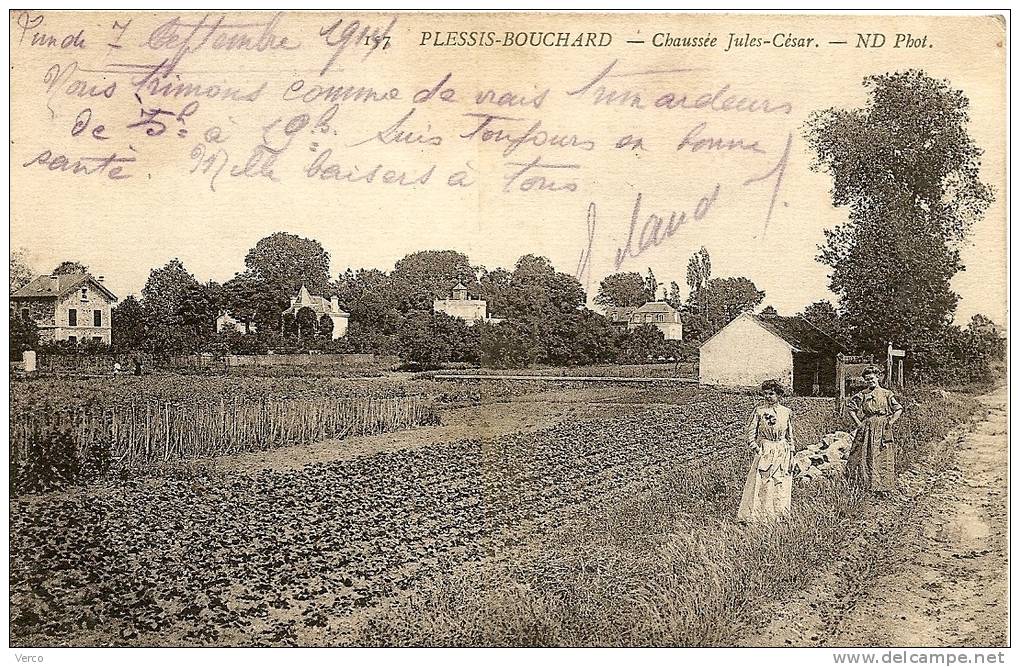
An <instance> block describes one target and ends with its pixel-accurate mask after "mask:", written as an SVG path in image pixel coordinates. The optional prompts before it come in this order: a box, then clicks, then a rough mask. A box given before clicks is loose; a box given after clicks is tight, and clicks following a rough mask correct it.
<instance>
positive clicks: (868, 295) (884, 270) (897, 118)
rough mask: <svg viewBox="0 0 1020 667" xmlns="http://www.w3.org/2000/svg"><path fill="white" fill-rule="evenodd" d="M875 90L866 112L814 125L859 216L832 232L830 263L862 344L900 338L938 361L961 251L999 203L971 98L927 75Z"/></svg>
mask: <svg viewBox="0 0 1020 667" xmlns="http://www.w3.org/2000/svg"><path fill="white" fill-rule="evenodd" d="M864 86H865V88H866V89H867V91H868V101H867V103H866V104H865V105H864V106H863V107H861V108H858V109H835V108H831V109H826V110H823V111H818V112H815V113H814V114H812V116H811V117H810V119H809V120H808V122H807V124H806V138H807V141H808V144H809V145H810V147H811V149H812V150H813V152H814V158H815V159H814V162H813V164H812V168H813V169H814V170H816V171H822V172H825V173H827V174H829V175H830V176H831V177H832V190H831V194H832V202H833V204H834V205H835V206H840V207H846V208H847V212H848V220H847V222H846V223H844V224H842V225H840V226H838V227H836V228H835V229H830V230H826V232H825V234H826V243H825V245H824V246H822V247H821V248H820V251H821V252H820V255H819V260H820V261H821V262H823V263H824V264H826V265H828V266H829V267H831V269H832V272H831V274H830V283H829V287H830V289H831V290H832V291H833V293H835V294H836V295H837V296H838V297H839V308H840V311H841V312H842V314H843V315H844V316H845V320H846V322H847V325H848V327H849V331H850V334H851V336H852V338H853V340H854V342H855V343H856V344H857V346H859V347H860V348H862V349H863V350H865V351H869V352H879V351H881V350H882V349H883V348H884V347H885V345H886V344H887V342H888V341H894V342H895V343H896V344H897V345H898V346H904V347H907V348H911V349H914V350H915V352H916V353H917V354H918V355H919V356H923V355H927V361H926V360H925V359H920V361H921V363H922V364H924V363H937V362H936V360H935V354H936V353H935V352H933V351H934V350H937V349H939V346H938V345H936V344H935V343H936V341H937V339H938V338H939V337H940V336H942V335H943V333H944V330H945V328H946V327H947V326H948V324H949V322H950V321H951V319H952V316H953V313H954V311H955V309H956V304H957V301H958V298H959V297H958V296H957V294H956V293H955V292H953V291H952V289H951V288H950V281H951V280H952V278H953V276H954V275H955V274H956V273H957V272H958V271H960V270H962V269H963V266H962V264H961V263H960V253H959V247H960V244H961V243H962V242H963V240H964V239H965V238H966V237H967V235H968V232H969V230H970V227H971V225H972V224H973V222H974V221H975V220H976V219H978V218H980V217H981V216H982V215H983V214H984V211H985V210H986V209H987V207H988V205H989V203H990V202H991V201H992V199H993V195H992V190H991V188H989V187H988V186H987V185H985V184H984V183H982V182H981V180H980V178H979V171H980V166H981V153H982V151H981V149H979V148H978V147H977V146H976V145H975V143H974V141H973V139H971V137H970V136H969V135H968V133H967V128H966V126H967V123H968V120H969V117H968V107H969V101H968V100H967V98H966V97H965V96H964V95H963V93H962V92H961V91H959V90H955V89H953V88H952V87H951V86H950V84H949V82H947V81H943V80H937V79H934V78H932V77H930V76H927V75H926V74H924V73H923V72H920V71H917V70H909V71H905V72H895V73H891V74H881V75H875V76H869V77H867V78H865V79H864ZM923 350H928V352H923Z"/></svg>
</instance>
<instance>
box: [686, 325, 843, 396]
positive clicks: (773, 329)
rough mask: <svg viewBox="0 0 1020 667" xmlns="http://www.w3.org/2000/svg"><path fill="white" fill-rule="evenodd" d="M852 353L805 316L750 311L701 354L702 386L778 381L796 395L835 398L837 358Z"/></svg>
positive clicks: (719, 333)
mask: <svg viewBox="0 0 1020 667" xmlns="http://www.w3.org/2000/svg"><path fill="white" fill-rule="evenodd" d="M845 352H846V350H845V349H844V348H843V346H842V345H840V344H839V343H838V342H837V341H835V340H833V339H832V337H830V336H829V335H828V334H826V333H824V332H823V331H821V330H819V329H818V328H817V327H815V326H814V325H813V324H811V323H810V322H808V321H807V320H805V319H804V318H802V317H781V316H779V315H771V316H770V315H755V314H754V313H752V312H751V311H745V312H743V313H741V314H740V315H738V316H737V317H735V318H734V319H733V320H732V321H731V322H730V323H729V324H727V325H726V326H724V327H723V328H722V329H720V330H719V331H717V332H716V333H715V335H714V336H712V337H711V338H709V339H708V340H706V341H705V342H704V343H702V344H701V347H700V348H699V350H698V360H699V363H698V379H699V382H701V383H702V384H708V385H718V386H729V387H755V386H758V385H760V384H761V383H762V382H764V381H765V380H778V381H779V382H781V383H783V384H784V385H785V386H786V387H788V388H792V389H793V391H794V393H795V394H800V395H807V396H811V395H823V396H832V395H833V394H834V393H835V391H836V355H838V354H840V353H845Z"/></svg>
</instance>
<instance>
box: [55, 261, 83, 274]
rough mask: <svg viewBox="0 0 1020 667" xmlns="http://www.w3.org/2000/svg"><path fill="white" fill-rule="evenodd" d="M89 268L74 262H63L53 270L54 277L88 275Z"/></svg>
mask: <svg viewBox="0 0 1020 667" xmlns="http://www.w3.org/2000/svg"><path fill="white" fill-rule="evenodd" d="M88 272H89V267H87V266H86V265H84V264H82V263H81V262H79V261H76V260H70V259H67V260H64V261H63V262H61V263H60V264H57V266H56V267H55V268H54V269H53V275H55V276H68V275H71V274H74V273H88Z"/></svg>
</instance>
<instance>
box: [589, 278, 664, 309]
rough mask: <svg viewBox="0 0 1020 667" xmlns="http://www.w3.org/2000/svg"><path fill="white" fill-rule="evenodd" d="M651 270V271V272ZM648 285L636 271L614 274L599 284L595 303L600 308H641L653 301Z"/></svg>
mask: <svg viewBox="0 0 1020 667" xmlns="http://www.w3.org/2000/svg"><path fill="white" fill-rule="evenodd" d="M650 270H651V269H649V271H650ZM652 298H653V295H651V294H650V293H649V291H648V283H647V282H646V281H645V279H644V278H642V277H641V274H640V273H637V272H635V271H630V272H624V273H614V274H612V275H608V276H606V277H605V278H603V279H602V282H601V283H599V291H598V294H596V295H595V303H596V305H599V306H606V307H610V306H641V305H644V304H646V303H648V302H649V301H651V300H652Z"/></svg>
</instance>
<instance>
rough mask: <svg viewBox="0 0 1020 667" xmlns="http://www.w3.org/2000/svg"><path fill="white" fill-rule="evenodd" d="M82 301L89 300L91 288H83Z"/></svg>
mask: <svg viewBox="0 0 1020 667" xmlns="http://www.w3.org/2000/svg"><path fill="white" fill-rule="evenodd" d="M81 300H82V301H88V300H89V288H88V287H82V288H81Z"/></svg>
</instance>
